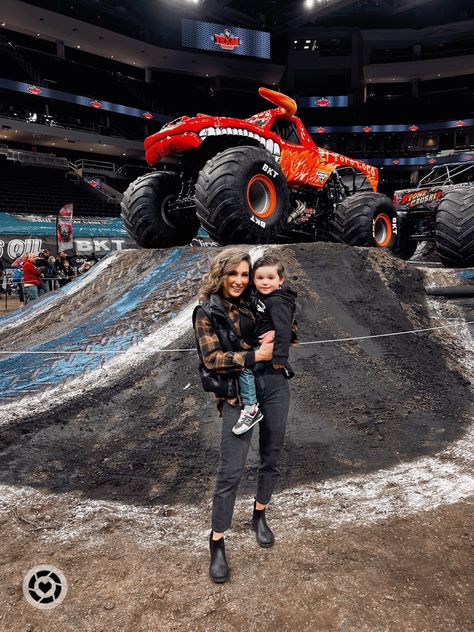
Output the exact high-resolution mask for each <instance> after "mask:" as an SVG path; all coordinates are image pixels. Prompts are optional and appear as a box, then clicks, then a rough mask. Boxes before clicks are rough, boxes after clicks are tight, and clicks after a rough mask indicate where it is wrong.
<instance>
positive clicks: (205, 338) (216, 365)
mask: <svg viewBox="0 0 474 632" xmlns="http://www.w3.org/2000/svg"><path fill="white" fill-rule="evenodd" d="M194 327H195V332H196V340H197V343H198V345H199V348H200V350H201V354H202V360H203V363H204V366H205V367H206V368H207V369H209V370H210V371H217V372H218V373H224V374H225V373H235V372H236V371H239V370H240V369H244V368H246V367H251V366H253V365H254V364H255V362H256V359H255V351H223V350H222V348H221V344H220V341H219V338H218V336H217V334H216V333H215V331H214V328H213V326H212V323H211V322H210V320H209V319H208V317H207V316H206V314H205V313H204V311H203V310H202V309H198V310H197V313H196V320H195V323H194Z"/></svg>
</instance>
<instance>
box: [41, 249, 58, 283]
mask: <svg viewBox="0 0 474 632" xmlns="http://www.w3.org/2000/svg"><path fill="white" fill-rule="evenodd" d="M44 274H45V277H46V279H47V282H48V286H49V290H50V291H53V290H57V289H58V288H59V281H58V279H59V272H58V269H57V267H56V257H53V255H50V256H49V257H48V261H47V262H46V265H45V266H44Z"/></svg>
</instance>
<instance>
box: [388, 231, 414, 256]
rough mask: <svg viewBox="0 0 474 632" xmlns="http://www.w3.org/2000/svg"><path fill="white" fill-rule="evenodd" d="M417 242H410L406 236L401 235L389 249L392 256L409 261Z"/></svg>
mask: <svg viewBox="0 0 474 632" xmlns="http://www.w3.org/2000/svg"><path fill="white" fill-rule="evenodd" d="M417 246H418V242H417V241H413V240H410V239H409V238H408V237H407V236H406V235H405V236H404V235H401V236H400V238H399V239H397V241H396V242H395V244H394V245H393V246H392V248H391V249H390V250H391V251H392V252H393V254H394V255H396V256H397V257H400V259H405V261H406V260H407V259H411V258H412V257H413V255H414V254H415V251H416V249H417Z"/></svg>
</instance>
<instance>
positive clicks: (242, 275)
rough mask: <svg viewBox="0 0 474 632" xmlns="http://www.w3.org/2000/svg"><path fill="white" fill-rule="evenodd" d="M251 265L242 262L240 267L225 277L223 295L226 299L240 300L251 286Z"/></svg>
mask: <svg viewBox="0 0 474 632" xmlns="http://www.w3.org/2000/svg"><path fill="white" fill-rule="evenodd" d="M249 276H250V274H249V264H248V263H247V261H241V262H240V263H239V265H238V266H237V267H236V268H235V270H232V271H231V272H229V273H228V274H226V275H224V281H223V283H222V295H223V296H224V298H238V297H239V296H240V295H241V294H242V292H243V291H244V290H245V288H246V287H247V285H248V284H249Z"/></svg>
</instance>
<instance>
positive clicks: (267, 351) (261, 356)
mask: <svg viewBox="0 0 474 632" xmlns="http://www.w3.org/2000/svg"><path fill="white" fill-rule="evenodd" d="M272 356H273V343H269V342H265V343H264V344H263V345H262V346H261V347H260V349H257V350H256V351H255V362H265V360H271V359H272Z"/></svg>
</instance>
